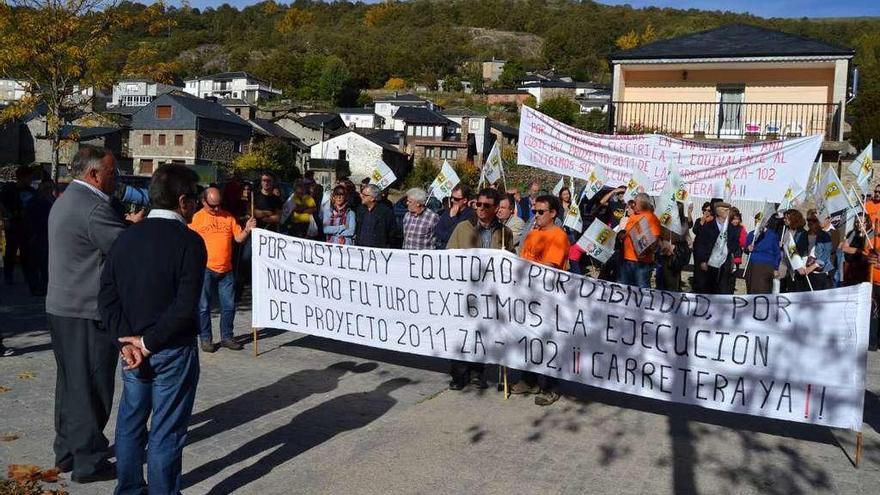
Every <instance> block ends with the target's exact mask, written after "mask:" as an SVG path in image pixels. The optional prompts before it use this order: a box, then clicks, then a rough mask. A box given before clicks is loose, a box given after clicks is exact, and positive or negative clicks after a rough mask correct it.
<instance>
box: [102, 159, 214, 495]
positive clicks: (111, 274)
mask: <svg viewBox="0 0 880 495" xmlns="http://www.w3.org/2000/svg"><path fill="white" fill-rule="evenodd" d="M198 180H199V177H198V175H196V173H195V172H194V171H193V170H192V169H190V168H188V167H187V166H185V165H176V164H175V165H163V166H161V167H159V169H158V170H156V172H155V173H154V174H153V179H152V182H151V183H150V202H151V204H152V205H153V210H152V211H150V214H149V215H148V216H147V218H146V219H145V220H143V221H142V222H140V223H138V224H137V225H134V226H132V227H130V228H129V229H127V230H125V231H124V232H123V233H122V234H120V235H119V237H118V238H117V240H116V242H115V243H114V244H113V247H112V248H111V249H110V253H109V254H108V256H107V259H106V260H105V263H104V269H103V271H102V272H101V287H100V291H99V293H98V307H99V310H100V314H101V320H102V321H103V324H104V327H105V328H106V329H107V330H108V331H109V332H110V333H111V335H113V336H114V337H116V338H117V340H118V341H119V342H120V343H121V348H120V352H121V353H122V357H123V359H124V361H125V364H126V366H125V367H124V368H123V371H122V397H121V398H120V399H119V413H118V416H117V420H116V475H117V484H116V493H117V494H119V495H127V494H143V493H180V489H181V478H182V477H181V471H182V465H183V446H184V445H185V444H186V430H187V425H188V423H189V417H190V415H191V414H192V408H193V402H194V400H195V396H196V386H197V385H198V381H199V354H198V350H197V349H196V334H197V333H198V316H197V314H196V309H197V308H198V304H199V297H200V296H201V293H202V278H203V276H204V269H205V262H206V260H207V253H206V251H205V243H204V241H203V240H202V238H201V237H199V235H198V234H196V233H195V232H193V231H192V230H190V229H188V228H187V227H186V223H187V222H188V221H189V219H191V218H192V215H193V212H194V211H195V209H196V205H197V204H198V200H199V199H198V191H197V189H196V185H197V184H198ZM148 421H149V423H150V431H149V433H148V432H147V422H148ZM148 445H149V449H148V448H147V446H148ZM145 460H146V463H147V481H146V482H145V481H144V471H143V465H144V461H145Z"/></svg>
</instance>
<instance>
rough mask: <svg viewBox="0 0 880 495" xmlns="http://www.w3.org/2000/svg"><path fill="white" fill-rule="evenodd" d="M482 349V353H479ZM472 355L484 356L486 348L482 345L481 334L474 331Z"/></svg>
mask: <svg viewBox="0 0 880 495" xmlns="http://www.w3.org/2000/svg"><path fill="white" fill-rule="evenodd" d="M481 349H482V351H480V350H481ZM474 354H483V355H484V356H485V355H486V346H485V345H483V334H482V332H480V331H479V330H474Z"/></svg>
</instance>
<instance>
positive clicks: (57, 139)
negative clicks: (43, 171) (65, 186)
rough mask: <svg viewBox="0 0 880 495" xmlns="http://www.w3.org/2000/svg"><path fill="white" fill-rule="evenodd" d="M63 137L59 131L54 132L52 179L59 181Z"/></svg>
mask: <svg viewBox="0 0 880 495" xmlns="http://www.w3.org/2000/svg"><path fill="white" fill-rule="evenodd" d="M60 147H61V139H60V136H59V133H58V132H54V133H52V170H51V174H52V180H53V181H55V182H58V156H59V151H60V150H59V148H60Z"/></svg>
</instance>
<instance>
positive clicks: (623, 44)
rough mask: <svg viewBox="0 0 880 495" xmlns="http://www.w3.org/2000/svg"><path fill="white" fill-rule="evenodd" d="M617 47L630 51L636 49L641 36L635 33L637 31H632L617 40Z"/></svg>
mask: <svg viewBox="0 0 880 495" xmlns="http://www.w3.org/2000/svg"><path fill="white" fill-rule="evenodd" d="M614 44H615V45H617V48H620V49H621V50H629V49H631V48H635V47H637V46H639V35H638V33H636V32H635V30H633V31H630V32H628V33H626V34H624V35H623V36H621V37H620V38H617V41H615V42H614Z"/></svg>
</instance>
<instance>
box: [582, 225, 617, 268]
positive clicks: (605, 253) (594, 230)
mask: <svg viewBox="0 0 880 495" xmlns="http://www.w3.org/2000/svg"><path fill="white" fill-rule="evenodd" d="M616 238H617V234H615V232H614V231H613V230H611V227H609V226H607V225H605V223H604V222H602V221H601V220H599V219H596V220H593V223H591V224H590V226H589V227H588V228H587V231H586V232H584V235H582V236H581V238H580V239H578V241H577V245H578V246H580V247H581V249H583V250H584V252H585V253H586V254H587V255H588V256H592V257H593V258H595V259H596V260H597V261H599V262H600V263H607V262H608V260H609V259H610V258H611V255H613V254H614V241H615V239H616Z"/></svg>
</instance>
